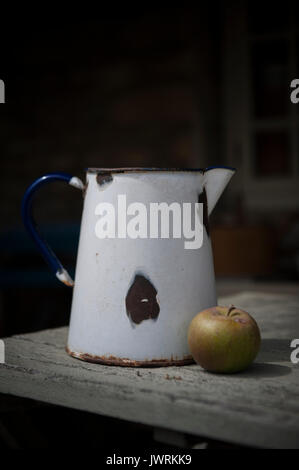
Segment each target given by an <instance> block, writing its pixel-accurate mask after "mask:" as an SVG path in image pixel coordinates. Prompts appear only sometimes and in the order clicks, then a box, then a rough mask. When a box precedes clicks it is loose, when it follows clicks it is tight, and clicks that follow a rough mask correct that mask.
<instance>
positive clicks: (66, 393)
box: [0, 292, 299, 448]
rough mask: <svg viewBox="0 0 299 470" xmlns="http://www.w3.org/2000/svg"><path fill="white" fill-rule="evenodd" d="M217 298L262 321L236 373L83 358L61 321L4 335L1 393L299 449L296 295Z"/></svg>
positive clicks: (236, 440)
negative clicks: (71, 348)
mask: <svg viewBox="0 0 299 470" xmlns="http://www.w3.org/2000/svg"><path fill="white" fill-rule="evenodd" d="M219 303H220V304H221V303H223V304H228V303H234V304H235V305H237V306H239V307H242V308H244V309H247V310H248V311H250V312H251V313H252V314H253V315H254V316H255V318H256V320H257V321H258V323H259V325H260V327H261V331H262V337H263V343H262V349H261V352H260V354H259V356H258V358H257V361H256V363H255V364H254V365H253V366H252V367H251V368H250V369H249V370H247V371H245V372H243V373H241V374H236V375H231V376H225V375H214V374H210V373H207V372H205V371H203V370H202V369H201V368H200V367H199V366H197V365H190V366H184V367H168V368H165V367H159V368H156V369H151V368H143V369H133V368H123V367H115V366H104V365H98V364H90V363H85V362H81V361H78V360H76V359H73V358H71V357H69V356H68V355H67V354H66V353H65V350H64V347H65V344H66V338H67V328H59V329H54V330H45V331H41V332H38V333H32V334H28V335H19V336H14V337H11V338H7V339H5V347H6V364H4V365H1V366H0V392H2V393H8V394H12V395H17V396H22V397H27V398H32V399H36V400H40V401H44V402H47V403H53V404H57V405H62V406H67V407H72V408H77V409H82V410H86V411H90V412H93V413H99V414H103V415H108V416H112V417H117V418H122V419H126V420H131V421H135V422H141V423H144V424H148V425H153V426H159V427H164V428H168V429H173V430H176V431H181V432H187V433H191V434H196V435H201V436H205V437H210V438H216V439H221V440H226V441H230V442H234V443H240V444H247V445H255V446H260V447H279V448H293V447H297V448H299V364H298V365H294V364H292V363H291V362H290V354H291V349H290V342H291V339H293V338H296V337H299V296H285V295H275V294H263V293H254V292H253V293H250V292H248V293H246V292H245V293H242V294H238V295H235V296H230V297H226V298H224V299H220V300H219Z"/></svg>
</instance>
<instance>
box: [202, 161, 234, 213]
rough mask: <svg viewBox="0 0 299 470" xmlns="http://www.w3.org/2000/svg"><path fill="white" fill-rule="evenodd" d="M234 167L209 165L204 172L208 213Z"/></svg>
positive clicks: (214, 204) (231, 174) (232, 172)
mask: <svg viewBox="0 0 299 470" xmlns="http://www.w3.org/2000/svg"><path fill="white" fill-rule="evenodd" d="M235 171H236V169H235V168H232V167H228V166H217V167H214V166H213V167H209V168H206V169H205V172H204V184H203V185H204V188H205V190H206V195H207V202H208V215H210V214H211V212H212V210H213V209H214V207H215V206H216V203H217V201H218V199H219V198H220V196H221V194H222V193H223V191H224V189H225V188H226V186H227V184H228V183H229V181H230V179H231V177H232V176H233V175H234V173H235Z"/></svg>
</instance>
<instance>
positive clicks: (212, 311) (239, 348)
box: [188, 305, 261, 374]
mask: <svg viewBox="0 0 299 470" xmlns="http://www.w3.org/2000/svg"><path fill="white" fill-rule="evenodd" d="M260 344H261V335H260V330H259V327H258V325H257V323H256V321H255V320H254V319H253V318H252V316H251V315H249V313H247V312H245V311H244V310H241V309H239V308H236V307H235V306H234V305H231V306H230V307H221V306H216V307H211V308H208V309H206V310H203V311H202V312H200V313H198V314H197V315H196V316H195V317H194V318H193V320H192V321H191V323H190V326H189V330H188V345H189V349H190V353H191V354H192V356H193V359H194V360H195V362H197V363H198V364H199V365H200V366H201V367H203V368H204V369H206V370H208V371H210V372H218V373H227V374H230V373H234V372H239V371H241V370H244V369H246V368H247V367H248V366H249V365H250V364H251V363H252V362H253V361H254V359H255V357H256V355H257V353H258V352H259V348H260Z"/></svg>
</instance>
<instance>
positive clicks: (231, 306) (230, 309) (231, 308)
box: [227, 305, 236, 317]
mask: <svg viewBox="0 0 299 470" xmlns="http://www.w3.org/2000/svg"><path fill="white" fill-rule="evenodd" d="M235 309H236V307H235V306H234V305H230V306H229V308H228V312H227V316H228V317H229V315H230V313H231V312H232V311H233V310H235Z"/></svg>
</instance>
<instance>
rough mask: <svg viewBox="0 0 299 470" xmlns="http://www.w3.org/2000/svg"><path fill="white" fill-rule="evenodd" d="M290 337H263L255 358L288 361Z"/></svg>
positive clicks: (290, 350)
mask: <svg viewBox="0 0 299 470" xmlns="http://www.w3.org/2000/svg"><path fill="white" fill-rule="evenodd" d="M291 341H292V340H291V339H272V338H270V339H263V340H262V343H261V349H260V352H259V354H258V357H257V360H258V361H261V362H282V361H283V362H290V356H291V353H292V348H291V346H290V345H291Z"/></svg>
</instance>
